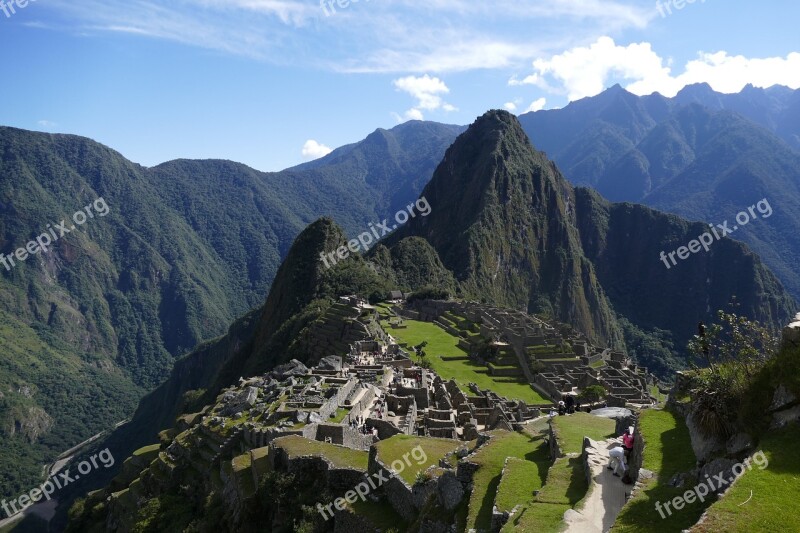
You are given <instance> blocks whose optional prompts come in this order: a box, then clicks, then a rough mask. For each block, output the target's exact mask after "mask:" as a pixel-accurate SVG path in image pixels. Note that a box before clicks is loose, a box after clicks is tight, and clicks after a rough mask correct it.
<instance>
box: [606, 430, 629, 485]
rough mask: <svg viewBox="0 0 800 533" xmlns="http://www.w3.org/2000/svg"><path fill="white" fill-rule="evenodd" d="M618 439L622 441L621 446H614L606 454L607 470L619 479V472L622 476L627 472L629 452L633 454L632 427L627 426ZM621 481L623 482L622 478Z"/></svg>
mask: <svg viewBox="0 0 800 533" xmlns="http://www.w3.org/2000/svg"><path fill="white" fill-rule="evenodd" d="M620 438H621V439H622V446H615V447H613V448H612V449H611V450H609V452H608V457H609V459H608V467H607V468H608V469H609V470H611V471H612V472H614V475H615V476H616V477H620V471H621V472H622V475H623V476H625V474H626V473H627V471H628V459H629V458H630V455H631V452H633V443H634V441H635V437H634V436H633V426H629V427H628V429H626V430H625V433H623V434H622V436H621V437H620ZM623 481H625V478H624V477H623Z"/></svg>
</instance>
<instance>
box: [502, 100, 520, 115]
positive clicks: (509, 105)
mask: <svg viewBox="0 0 800 533" xmlns="http://www.w3.org/2000/svg"><path fill="white" fill-rule="evenodd" d="M503 109H505V110H507V111H511V112H512V113H513V112H514V111H516V110H517V104H515V103H514V102H506V103H505V104H503Z"/></svg>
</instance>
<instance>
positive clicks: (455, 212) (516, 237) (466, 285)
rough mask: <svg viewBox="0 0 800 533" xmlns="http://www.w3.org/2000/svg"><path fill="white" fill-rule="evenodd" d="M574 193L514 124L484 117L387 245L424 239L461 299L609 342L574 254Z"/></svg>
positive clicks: (597, 293)
mask: <svg viewBox="0 0 800 533" xmlns="http://www.w3.org/2000/svg"><path fill="white" fill-rule="evenodd" d="M572 194H573V193H572V190H571V188H570V186H569V185H568V184H567V182H566V181H565V180H564V178H563V177H562V176H561V174H560V173H559V172H558V170H557V169H556V168H555V166H554V165H553V164H552V163H551V162H550V161H549V160H548V159H547V158H546V157H545V156H544V154H542V153H541V152H538V151H536V150H535V149H534V148H533V147H532V146H531V144H530V141H529V140H528V137H527V135H526V134H525V132H524V131H523V130H522V126H521V125H520V123H519V121H518V120H517V118H516V117H515V116H514V115H512V114H511V113H508V112H506V111H499V110H493V111H489V112H487V113H485V114H484V115H482V116H481V117H479V118H478V119H477V120H476V121H475V122H474V123H473V124H472V125H471V126H470V127H469V128H468V129H467V131H466V132H465V133H463V134H462V135H460V136H459V137H458V139H456V142H455V143H453V145H452V146H451V147H450V149H449V150H448V151H447V153H446V154H445V157H444V160H443V161H442V163H441V164H440V165H439V167H438V168H437V169H436V172H435V173H434V175H433V178H432V179H431V182H430V183H429V184H428V186H427V187H426V188H425V190H424V191H423V193H422V196H424V197H425V199H426V200H427V201H428V203H429V204H430V206H431V213H430V215H429V216H427V217H416V218H413V219H412V220H410V221H409V222H408V224H406V225H405V226H404V227H403V228H402V229H400V230H398V231H397V232H396V233H395V234H393V235H392V236H391V237H390V238H389V239H388V240H387V242H388V244H389V246H392V245H393V244H394V243H397V242H399V241H400V240H402V239H404V238H406V237H411V236H418V237H424V238H425V239H426V240H427V241H428V242H430V243H431V245H432V246H433V247H434V249H435V250H436V252H437V253H438V254H439V257H440V258H441V260H442V262H443V263H444V265H445V266H446V267H447V268H448V269H450V270H451V271H452V272H453V273H454V274H455V277H456V279H457V280H458V282H459V284H460V288H461V290H462V291H463V293H464V294H465V296H467V297H470V298H486V299H487V300H490V301H493V302H498V303H501V304H502V305H507V306H508V307H513V308H515V309H525V310H528V311H533V312H542V313H547V314H551V315H552V316H554V317H556V318H558V319H559V320H562V321H564V322H570V323H573V324H576V325H578V327H579V328H580V329H581V330H582V331H584V332H586V333H587V335H589V336H590V337H591V338H594V339H602V340H603V341H608V344H615V343H616V342H617V341H618V340H619V335H618V332H617V331H615V329H614V326H613V323H614V322H613V318H612V317H611V314H610V310H609V307H608V306H607V303H606V301H605V297H604V296H603V294H602V290H601V289H600V288H599V286H598V285H597V284H596V283H595V281H594V274H593V272H592V267H591V265H590V264H588V262H587V261H585V259H584V258H583V254H582V251H581V249H580V244H579V239H578V235H577V231H576V230H575V228H574V224H573V221H574V212H573V211H572V208H571V207H570V205H571V203H572V200H571V197H572ZM590 302H591V303H590Z"/></svg>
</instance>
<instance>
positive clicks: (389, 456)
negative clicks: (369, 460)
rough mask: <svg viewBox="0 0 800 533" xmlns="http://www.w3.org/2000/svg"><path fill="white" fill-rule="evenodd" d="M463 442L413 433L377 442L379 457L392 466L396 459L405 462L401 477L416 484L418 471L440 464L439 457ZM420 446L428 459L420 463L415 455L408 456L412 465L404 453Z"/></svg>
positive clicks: (449, 452)
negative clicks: (404, 456) (413, 434)
mask: <svg viewBox="0 0 800 533" xmlns="http://www.w3.org/2000/svg"><path fill="white" fill-rule="evenodd" d="M461 445H462V443H460V442H458V441H454V440H449V439H432V438H429V437H413V436H411V435H395V436H394V437H391V438H388V439H386V440H382V441H380V442H378V443H377V444H375V447H376V448H377V450H378V459H380V460H381V461H382V462H383V464H385V465H386V466H387V467H389V468H391V465H392V463H393V462H394V461H401V462H403V464H404V465H406V466H405V468H404V469H403V470H402V472H399V474H400V477H401V478H402V479H403V480H404V481H405V482H406V483H408V484H409V485H414V482H415V481H416V478H417V473H418V472H422V471H423V470H426V469H427V468H428V467H429V466H431V465H438V464H439V459H441V458H443V457H445V456H447V455H449V454H451V453H453V452H455V451H456V450H457V449H458V448H459V447H460V446H461ZM417 446H420V447H421V448H422V450H423V451H424V452H425V455H426V457H427V459H426V460H425V461H424V462H422V463H418V462H417V461H416V459H415V458H414V457H413V456H409V457H408V461H407V462H410V463H411V466H408V464H407V462H406V461H405V460H404V459H403V455H404V454H406V453H410V452H411V450H413V449H414V448H416V447H417Z"/></svg>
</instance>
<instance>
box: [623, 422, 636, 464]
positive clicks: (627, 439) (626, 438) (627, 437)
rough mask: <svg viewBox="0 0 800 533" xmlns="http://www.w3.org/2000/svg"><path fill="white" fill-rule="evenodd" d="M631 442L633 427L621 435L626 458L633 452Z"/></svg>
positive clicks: (632, 440)
mask: <svg viewBox="0 0 800 533" xmlns="http://www.w3.org/2000/svg"><path fill="white" fill-rule="evenodd" d="M633 442H634V436H633V426H629V427H628V429H626V430H625V433H623V434H622V445H623V446H624V447H625V457H626V458H629V457H630V455H631V452H632V451H633Z"/></svg>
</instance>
